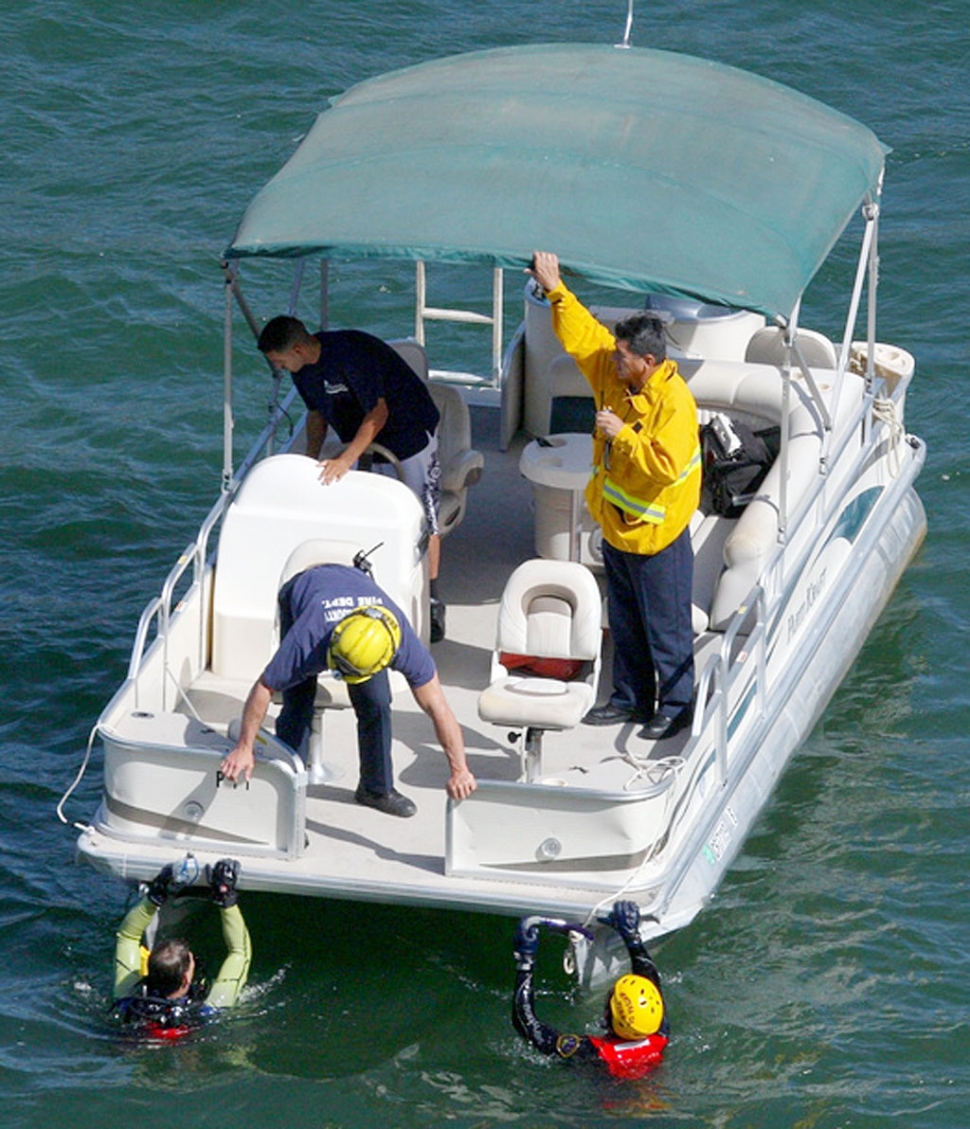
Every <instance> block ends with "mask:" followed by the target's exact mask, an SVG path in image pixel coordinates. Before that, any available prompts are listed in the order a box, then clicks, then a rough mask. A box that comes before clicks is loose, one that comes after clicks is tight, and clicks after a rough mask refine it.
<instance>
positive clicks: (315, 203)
mask: <svg viewBox="0 0 970 1129" xmlns="http://www.w3.org/2000/svg"><path fill="white" fill-rule="evenodd" d="M886 152H887V150H886V148H885V147H884V146H883V145H882V144H881V143H880V142H879V140H878V139H877V138H876V137H875V135H874V134H873V133H872V132H871V131H870V130H869V129H867V128H866V127H865V126H863V125H860V124H859V123H858V122H856V121H853V120H852V119H851V118H849V117H846V116H845V115H844V114H841V113H839V112H837V111H835V110H832V109H830V108H828V107H827V106H824V105H822V104H821V103H819V102H817V101H815V100H814V99H811V98H808V97H806V96H805V95H802V94H799V93H797V92H795V91H793V90H790V89H788V88H787V87H784V86H781V85H779V84H777V83H774V82H770V81H769V80H767V79H764V78H760V77H758V76H756V75H752V74H748V73H747V72H744V71H740V70H737V69H735V68H732V67H726V66H723V65H721V64H717V63H712V62H708V61H705V60H702V59H697V58H692V57H690V56H686V55H677V54H672V53H669V52H664V51H653V50H645V49H638V48H616V47H609V46H576V45H556V44H552V45H543V46H532V47H520V48H508V49H500V50H494V51H482V52H475V53H472V54H467V55H459V56H454V57H451V58H445V59H440V60H437V61H435V62H431V63H426V64H423V65H421V66H416V67H410V68H408V69H406V70H401V71H396V72H393V73H391V74H387V75H384V76H382V77H380V78H375V79H372V80H370V81H367V82H363V83H360V84H359V85H357V86H355V87H353V88H352V89H351V90H349V91H348V92H347V93H346V94H344V95H342V96H341V97H339V98H337V99H335V100H334V103H333V105H332V107H331V108H330V109H328V110H326V111H325V112H323V113H321V114H320V115H319V117H318V118H317V120H316V122H315V124H314V126H313V128H312V129H311V130H310V132H309V133H308V134H307V136H306V137H305V139H304V140H303V141H302V143H301V144H300V146H299V147H298V149H297V150H296V152H295V153H294V154H293V156H292V157H291V158H290V160H289V161H288V162H287V163H286V164H285V165H284V166H283V168H282V169H281V170H280V171H279V172H278V173H277V175H276V176H275V177H273V179H272V180H271V181H270V182H269V183H268V184H267V185H266V186H265V187H264V188H263V189H262V190H261V191H260V192H259V193H258V194H257V195H256V197H255V198H254V199H253V201H252V203H251V204H250V206H249V208H248V209H247V211H246V214H245V215H244V217H243V220H242V223H241V224H240V226H239V230H238V231H237V233H236V236H235V238H234V240H233V242H232V245H231V246H230V247H229V249H228V251H227V256H228V257H230V258H243V257H247V256H257V255H268V256H282V257H293V256H302V255H309V254H316V253H322V254H325V255H328V256H331V257H338V258H359V257H364V258H394V259H425V260H428V261H436V260H437V261H442V262H485V263H491V264H494V265H497V266H505V267H516V268H521V267H524V266H525V265H526V264H527V263H528V262H529V260H530V258H531V255H532V252H533V250H534V249H535V248H542V249H544V250H550V251H555V252H557V253H558V255H559V256H560V259H561V260H562V262H563V263H564V264H565V265H566V266H568V267H571V268H573V269H574V270H576V271H578V272H579V273H580V274H582V275H584V276H585V277H587V278H588V279H590V280H592V281H594V282H598V283H603V284H606V285H609V286H616V287H619V288H622V289H627V290H630V289H632V290H638V291H642V290H660V291H663V292H668V293H674V294H689V295H695V296H698V297H701V298H703V299H705V300H706V301H709V302H719V303H724V304H727V305H731V306H739V307H746V308H748V309H754V310H759V311H761V312H763V313H765V314H767V315H769V316H773V315H775V314H782V315H787V314H788V313H790V311H791V310H792V308H793V306H794V304H795V302H796V301H797V300H798V298H799V297H800V295H801V293H802V291H803V290H804V289H805V287H806V285H807V284H808V282H809V281H810V280H811V278H812V276H813V275H814V274H815V272H816V271H817V270H818V268H819V267H820V266H821V264H822V262H823V261H824V260H825V258H826V256H827V255H828V253H829V252H830V250H831V249H832V246H833V244H834V243H835V242H836V240H837V239H838V237H839V235H840V234H841V232H842V231H843V230H844V228H845V226H846V224H847V223H848V222H849V220H850V218H851V217H852V215H853V214H854V212H855V210H856V209H857V208H858V206H859V205H860V203H861V202H862V201H863V199H864V198H865V196H866V193H867V192H869V191H870V190H872V189H874V188H875V187H876V185H877V183H878V181H879V178H880V175H881V171H882V167H883V162H884V157H885V153H886Z"/></svg>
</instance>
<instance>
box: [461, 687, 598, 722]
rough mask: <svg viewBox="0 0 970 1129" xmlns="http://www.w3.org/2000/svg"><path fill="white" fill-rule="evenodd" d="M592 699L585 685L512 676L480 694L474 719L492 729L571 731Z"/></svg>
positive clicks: (592, 695) (591, 690) (592, 694)
mask: <svg viewBox="0 0 970 1129" xmlns="http://www.w3.org/2000/svg"><path fill="white" fill-rule="evenodd" d="M593 698H594V689H593V687H592V686H590V685H589V683H588V682H562V681H560V680H559V679H557V678H530V677H523V676H521V675H516V674H512V675H509V677H508V678H500V679H497V680H496V681H495V682H493V683H492V684H491V685H490V686H489V687H488V688H487V689H485V690H483V691H482V693H481V695H480V696H479V699H478V716H479V717H480V718H481V719H482V720H483V721H491V722H493V723H494V724H496V725H526V726H531V727H532V728H534V729H573V728H574V727H575V726H577V725H579V723H580V721H581V720H582V717H583V714H585V713H586V712H587V711H588V710H589V709H590V707H591V706H592V705H593Z"/></svg>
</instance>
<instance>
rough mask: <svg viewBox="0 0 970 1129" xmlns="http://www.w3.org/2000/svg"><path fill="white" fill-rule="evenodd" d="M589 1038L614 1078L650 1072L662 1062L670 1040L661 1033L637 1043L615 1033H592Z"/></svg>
mask: <svg viewBox="0 0 970 1129" xmlns="http://www.w3.org/2000/svg"><path fill="white" fill-rule="evenodd" d="M588 1038H589V1041H590V1042H591V1043H592V1044H593V1046H594V1047H595V1048H596V1051H597V1053H598V1054H599V1056H600V1058H601V1059H602V1060H603V1061H604V1062H605V1063H606V1065H607V1067H609V1071H610V1074H612V1075H613V1077H614V1078H642V1077H643V1076H644V1075H645V1074H649V1073H650V1071H651V1070H653V1068H654V1067H655V1066H658V1065H659V1064H660V1060H661V1059H662V1058H663V1053H664V1047H666V1045H667V1042H668V1039H667V1036H666V1035H660V1034H656V1035H648V1036H647V1037H646V1038H645V1039H640V1040H638V1041H637V1042H635V1043H631V1042H629V1041H628V1040H625V1039H617V1038H616V1036H615V1035H614V1036H610V1037H607V1038H603V1037H602V1036H598V1035H590V1036H588Z"/></svg>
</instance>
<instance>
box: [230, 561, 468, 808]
mask: <svg viewBox="0 0 970 1129" xmlns="http://www.w3.org/2000/svg"><path fill="white" fill-rule="evenodd" d="M279 606H280V636H281V640H282V641H281V642H280V646H279V650H278V651H277V652H276V654H275V655H274V656H273V658H272V659H271V660H270V662H269V665H268V666H267V667H266V669H265V670H264V671H263V673H262V674H261V675H260V677H259V678H258V679H257V681H256V682H255V684H254V685H253V687H252V689H251V690H250V692H249V695H248V697H247V699H246V705H245V707H244V709H243V717H242V726H241V728H240V733H239V740H238V742H237V744H236V746H235V748H234V749H233V750H232V751H231V752H230V753H229V754H228V755H227V756H226V758H225V759H224V760H223V762H222V765H221V766H220V770H221V772H222V773H223V775H224V776H225V777H226V778H227V779H228V780H236V779H237V778H238V777H240V776H242V777H243V778H244V779H246V780H248V779H249V778H250V777H251V776H252V773H253V766H254V764H255V753H254V744H255V741H256V735H257V733H258V732H259V727H260V725H261V724H262V722H263V719H264V718H265V716H266V711H267V709H268V708H269V704H270V701H271V699H272V696H273V693H274V691H277V690H279V691H281V692H282V694H283V709H282V711H281V712H280V716H279V718H278V719H277V722H276V735H277V736H278V737H279V738H280V740H282V741H285V742H286V743H287V744H288V745H290V746H291V748H293V749H294V750H295V751H296V752H297V753H299V754H300V755H301V756H303V758H304V760H305V759H306V752H307V745H308V743H309V736H310V724H311V721H312V718H313V700H314V697H315V695H316V689H317V675H318V674H320V673H322V672H323V671H324V670H328V669H330V670H334V671H336V672H337V674H338V676H340V677H342V678H343V679H344V680H345V681H346V682H347V689H348V692H349V694H350V701H351V704H352V705H353V707H354V712H355V713H356V715H357V743H358V751H359V754H360V784H359V786H358V788H357V791H356V793H355V799H356V800H357V802H358V803H359V804H364V805H365V806H367V807H373V808H377V809H378V810H379V811H383V812H387V813H388V814H390V815H400V816H409V815H413V814H414V812H415V807H414V804H413V803H412V801H411V800H409V799H408V798H407V797H406V796H402V795H401V793H400V792H398V791H397V789H395V787H394V773H393V768H392V765H391V688H390V680H389V678H388V674H387V668H390V669H391V670H397V671H400V673H401V674H403V675H404V677H405V679H406V680H407V683H408V685H409V686H410V687H411V692H412V694H413V695H414V698H415V701H416V702H417V703H418V705H419V706H420V707H421V708H422V709H423V710H424V712H425V713H426V714H428V716H429V717H430V718H431V721H432V723H433V724H434V728H435V733H436V734H437V737H438V741H439V742H440V743H441V746H442V748H443V749H444V751H445V756H446V757H447V758H448V763H449V765H450V767H451V776H450V778H449V780H448V784H447V791H448V795H449V796H451V797H452V798H453V799H456V800H462V799H464V798H465V797H466V796H469V795H470V794H471V793H472V792H473V791H474V790H475V787H476V784H475V777H474V776H473V775H472V773H471V772H470V771H469V768H468V764H467V762H466V760H465V742H464V738H463V736H462V732H461V726H460V725H459V724H458V721H457V719H456V718H455V715H454V713H453V712H452V710H451V707H450V706H449V705H448V702H447V700H446V699H445V695H444V691H443V690H442V688H441V681H440V679H439V678H438V672H437V670H436V668H435V664H434V660H433V659H432V658H431V655H430V653H429V652H428V649H427V648H426V647H425V646H424V644H423V643H422V642H421V640H420V639H419V638H418V637H417V635H415V633H414V631H413V629H412V628H411V625H410V624H409V623H408V621H407V617H406V616H405V615H404V613H403V612H402V611H401V609H400V608H398V607H397V605H396V604H394V602H393V601H392V600H391V599H390V598H389V597H388V596H387V594H386V593H385V592H383V591H382V590H381V589H380V588H378V586H377V585H376V584H375V583H374V581H373V580H372V579H371V578H370V577H369V576H368V575H367V574H366V573H365V572H363V571H362V570H361V569H359V568H350V567H347V566H345V565H319V566H317V567H316V568H310V569H307V570H306V571H305V572H301V573H300V574H299V575H298V576H295V577H293V579H292V580H290V581H288V582H287V583H286V584H285V585H284V586H283V588H282V589H281V590H280V595H279Z"/></svg>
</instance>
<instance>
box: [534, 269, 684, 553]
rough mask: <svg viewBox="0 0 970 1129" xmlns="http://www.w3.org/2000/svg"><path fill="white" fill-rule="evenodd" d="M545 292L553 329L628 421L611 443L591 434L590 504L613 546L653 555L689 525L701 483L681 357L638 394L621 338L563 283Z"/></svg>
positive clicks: (607, 404)
mask: <svg viewBox="0 0 970 1129" xmlns="http://www.w3.org/2000/svg"><path fill="white" fill-rule="evenodd" d="M546 297H547V298H548V299H549V301H550V303H551V304H552V319H553V328H554V329H555V331H556V335H557V336H558V338H559V340H560V342H561V343H562V346H563V348H564V349H565V350H566V352H567V353H569V354H570V356H572V357H573V359H574V360H575V361H576V363H577V365H578V366H579V369H580V371H581V372H582V374H583V376H585V377H586V379H587V381H588V382H589V385H590V387H591V389H592V391H593V397H594V399H595V402H596V408H597V410H600V409H602V408H609V409H610V410H611V411H613V412H614V413H615V414H616V415H618V416H619V417H620V419H621V420H623V424H624V426H623V427H622V428H621V430H620V431H619V432H618V433H617V435H616V436H615V437H614V438H613V439H612V440H611V441H610V442H609V443H607V442H606V440H605V438H604V437H603V436H602V435H600V434H599V433H598V432H597V433H595V434H594V436H593V472H592V476H591V478H590V481H589V484H588V486H587V488H586V504H587V505H588V506H589V511H590V513H591V514H592V516H593V518H594V520H595V521H597V522H598V523H599V524H600V525H601V526H602V529H603V537H604V538H605V540H606V541H607V543H608V544H610V545H612V546H613V548H615V549H620V550H621V551H623V552H627V553H638V554H643V555H645V556H652V555H653V554H654V553H659V552H660V551H661V549H665V548H666V547H667V546H668V545H670V544H671V543H672V542H673V541H675V540H676V539H677V538H678V537H679V536H680V534H681V533H682V532H683V531H684V529H686V528H687V524H688V522H689V521H690V518H691V514H693V512H694V510H696V509H697V505H698V502H699V501H700V489H701V454H700V448H699V446H698V427H697V405H696V404H695V402H694V397H693V396H692V395H691V392H690V389H689V388H688V387H687V384H686V382H685V381H684V379H683V377H682V376H681V375H680V373H679V372H678V370H677V365H676V362H674V361H672V360H666V361H664V362H663V363H662V364H661V365H659V366H658V368H657V369H656V371H655V372H654V373H653V374H652V375H651V376H650V378H649V379H648V381H647V383H646V384H645V385H644V387H643V388H642V389H641V390H640V391H639V392H636V393H632V392H631V391H630V389H629V388H628V387H627V385H626V384H625V383H624V382H623V381H621V380H620V379H619V377H618V376H617V372H616V364H615V361H614V353H615V351H616V339H615V338H614V336H613V334H612V333H611V332H610V331H609V330H608V329H607V328H606V326H604V325H602V324H601V323H600V322H598V321H597V320H596V318H594V317H593V315H592V314H591V313H590V312H589V310H587V309H586V307H585V306H583V304H582V303H581V302H580V301H579V299H578V298H577V297H576V296H575V295H574V294H573V293H572V292H571V291H570V290H569V289H567V287H566V286H564V285H563V284H562V283H560V285H559V286H557V287H556V288H555V289H554V290H551V291H549V292H548V294H547V295H546Z"/></svg>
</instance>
